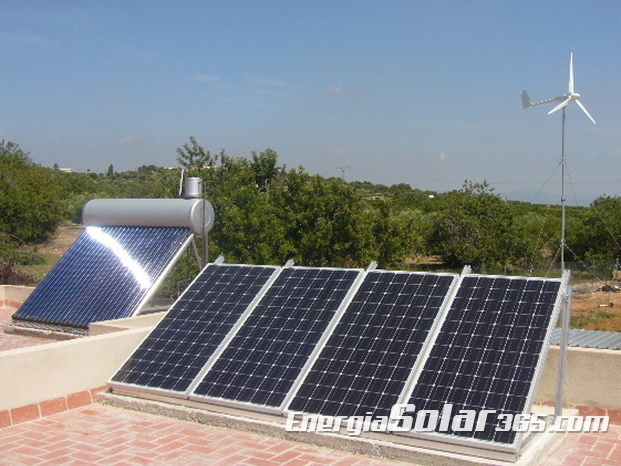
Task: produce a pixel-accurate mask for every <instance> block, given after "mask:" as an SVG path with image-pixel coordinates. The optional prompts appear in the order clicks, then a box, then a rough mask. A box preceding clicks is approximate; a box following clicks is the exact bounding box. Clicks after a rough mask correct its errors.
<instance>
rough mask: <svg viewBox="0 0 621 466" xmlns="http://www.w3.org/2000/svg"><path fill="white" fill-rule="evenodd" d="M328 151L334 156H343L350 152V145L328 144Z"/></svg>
mask: <svg viewBox="0 0 621 466" xmlns="http://www.w3.org/2000/svg"><path fill="white" fill-rule="evenodd" d="M328 151H329V152H330V155H331V156H332V157H342V156H344V155H345V154H347V153H348V152H349V147H347V146H333V145H330V146H328Z"/></svg>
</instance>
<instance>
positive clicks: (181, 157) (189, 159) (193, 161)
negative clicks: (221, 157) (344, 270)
mask: <svg viewBox="0 0 621 466" xmlns="http://www.w3.org/2000/svg"><path fill="white" fill-rule="evenodd" d="M177 154H178V155H177V162H178V163H179V166H180V167H181V168H183V169H185V170H200V169H204V168H208V167H212V166H213V165H215V164H216V162H217V155H216V156H214V155H212V154H211V152H209V151H208V150H205V148H204V147H203V146H201V145H200V144H199V143H198V142H197V141H196V138H195V137H194V136H190V142H189V143H187V142H186V143H185V144H184V145H183V146H181V147H179V148H178V149H177Z"/></svg>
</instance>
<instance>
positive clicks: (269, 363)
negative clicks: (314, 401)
mask: <svg viewBox="0 0 621 466" xmlns="http://www.w3.org/2000/svg"><path fill="white" fill-rule="evenodd" d="M360 274H361V271H358V270H345V269H318V268H297V267H295V268H284V269H283V270H282V271H281V273H280V274H279V276H278V277H277V279H276V280H275V281H274V283H273V284H272V285H271V286H270V288H269V289H268V290H267V292H266V293H265V295H264V296H263V298H262V299H261V300H260V301H259V303H258V304H257V306H256V307H255V309H254V310H253V312H252V314H251V315H250V316H249V317H248V319H247V320H246V321H245V323H244V325H243V326H242V327H241V328H240V329H239V331H238V332H237V334H236V335H235V337H234V338H233V339H232V340H231V342H230V343H229V344H228V346H227V347H226V349H225V350H224V352H223V353H222V354H221V355H220V357H219V358H218V359H217V360H216V361H215V363H214V364H213V366H212V367H211V369H210V370H209V371H208V372H207V373H206V375H205V377H204V379H203V380H202V381H201V382H200V384H198V386H197V387H196V389H195V390H194V392H193V395H194V396H198V397H210V398H219V399H224V400H230V401H234V402H244V403H251V404H255V405H260V406H267V407H274V408H278V407H280V406H281V405H282V403H283V402H284V400H285V398H286V396H287V394H288V392H289V391H290V389H291V387H292V385H293V383H294V382H295V380H296V378H297V377H298V376H299V375H300V371H301V370H302V368H303V367H304V366H305V364H306V363H307V360H308V358H309V356H310V355H311V353H312V352H313V350H314V349H315V347H316V345H317V343H318V342H319V340H320V338H321V337H322V335H323V333H324V332H325V330H326V328H327V327H328V325H329V323H330V321H331V319H332V318H333V317H334V315H335V313H336V312H337V310H338V309H339V307H340V306H341V304H342V302H343V300H344V299H345V297H346V295H347V294H348V292H349V290H350V288H351V287H352V285H353V284H354V282H355V280H356V279H357V278H358V277H359V275H360ZM191 398H192V399H193V397H192V396H191Z"/></svg>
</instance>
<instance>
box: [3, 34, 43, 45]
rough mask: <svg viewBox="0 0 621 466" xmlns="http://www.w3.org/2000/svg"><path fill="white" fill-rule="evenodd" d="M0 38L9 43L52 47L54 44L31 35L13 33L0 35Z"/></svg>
mask: <svg viewBox="0 0 621 466" xmlns="http://www.w3.org/2000/svg"><path fill="white" fill-rule="evenodd" d="M0 37H4V38H5V39H6V40H8V41H9V42H14V43H19V44H31V45H45V46H48V45H54V44H55V42H54V41H51V40H48V39H44V38H42V37H39V36H35V35H31V34H18V33H14V32H3V33H2V34H0Z"/></svg>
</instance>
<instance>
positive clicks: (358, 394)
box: [288, 271, 457, 416]
mask: <svg viewBox="0 0 621 466" xmlns="http://www.w3.org/2000/svg"><path fill="white" fill-rule="evenodd" d="M456 279H457V276H456V275H438V274H422V273H405V272H380V271H372V272H369V273H368V274H367V275H366V276H365V278H364V281H363V282H362V284H361V286H360V288H359V289H358V291H357V292H356V294H355V296H354V297H353V299H352V301H351V303H350V304H349V306H348V307H347V309H346V310H345V313H344V314H343V316H342V317H341V319H340V321H339V323H338V325H337V326H336V328H335V330H334V332H333V333H332V334H331V336H330V338H329V340H328V342H327V343H326V345H325V346H324V348H323V349H322V351H321V353H320V355H319V357H318V359H317V361H316V362H315V363H314V364H313V366H312V368H311V370H310V372H309V373H308V375H307V376H306V378H305V379H304V381H303V382H302V385H301V386H300V388H299V390H298V392H297V394H296V395H295V397H294V398H293V400H292V402H291V403H290V405H289V408H288V409H289V411H298V412H307V413H315V414H322V415H329V416H364V415H365V414H366V413H367V412H372V413H373V415H374V416H388V415H389V414H390V409H391V407H392V406H393V405H394V404H396V403H397V402H398V400H399V397H400V395H401V394H402V392H403V390H404V388H405V383H406V381H407V380H408V377H409V376H410V373H411V371H412V368H413V367H414V364H415V362H416V360H417V358H418V356H419V354H420V351H421V349H422V347H423V344H424V343H425V340H426V339H427V337H428V335H429V332H430V330H431V328H432V326H433V323H434V321H435V318H436V316H437V314H438V311H439V310H440V307H441V306H442V304H443V303H444V301H445V300H446V296H447V294H448V293H449V290H450V289H451V286H452V285H453V283H454V282H455V281H456Z"/></svg>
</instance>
